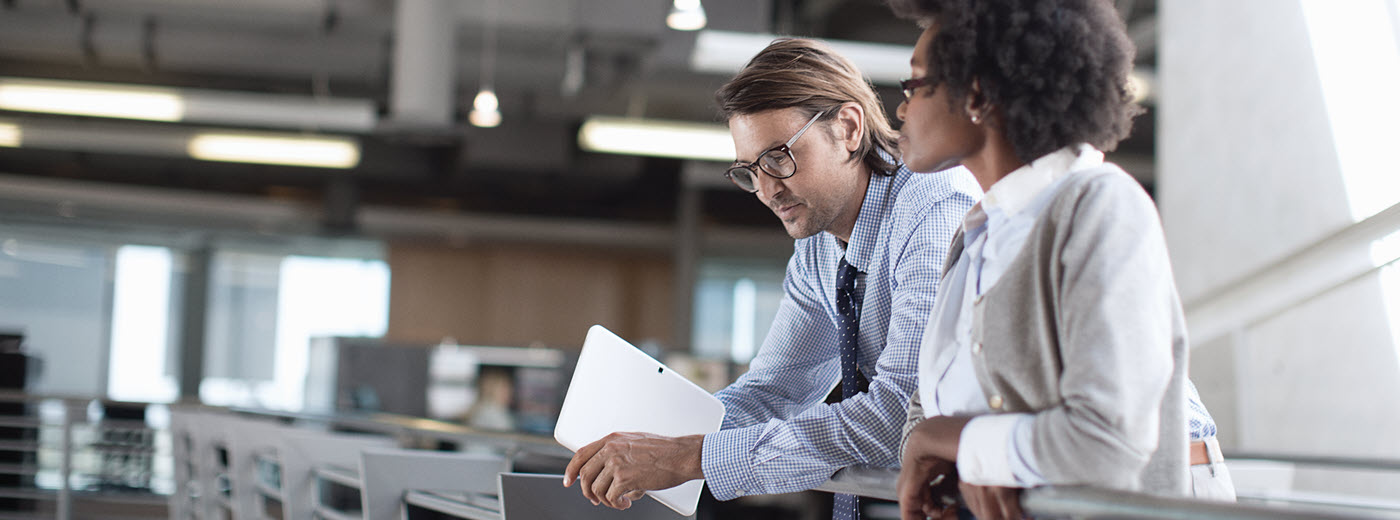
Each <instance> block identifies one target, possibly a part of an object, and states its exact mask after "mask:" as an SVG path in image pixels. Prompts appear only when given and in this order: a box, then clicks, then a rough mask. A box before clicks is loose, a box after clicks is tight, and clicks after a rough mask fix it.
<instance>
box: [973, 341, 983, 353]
mask: <svg viewBox="0 0 1400 520" xmlns="http://www.w3.org/2000/svg"><path fill="white" fill-rule="evenodd" d="M972 353H973V354H981V353H982V342H981V341H978V342H976V343H973V344H972Z"/></svg>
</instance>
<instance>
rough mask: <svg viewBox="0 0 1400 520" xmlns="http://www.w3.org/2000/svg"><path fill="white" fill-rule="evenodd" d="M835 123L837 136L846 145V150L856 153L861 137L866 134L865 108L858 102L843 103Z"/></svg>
mask: <svg viewBox="0 0 1400 520" xmlns="http://www.w3.org/2000/svg"><path fill="white" fill-rule="evenodd" d="M835 123H836V128H835V130H836V132H835V133H836V137H837V138H839V139H840V140H841V143H842V144H843V145H845V147H846V151H847V152H849V153H855V152H856V150H859V149H860V142H861V138H862V137H864V136H865V110H864V109H862V108H861V107H860V105H859V104H856V103H846V104H844V105H841V108H840V111H839V112H837V114H836V121H835Z"/></svg>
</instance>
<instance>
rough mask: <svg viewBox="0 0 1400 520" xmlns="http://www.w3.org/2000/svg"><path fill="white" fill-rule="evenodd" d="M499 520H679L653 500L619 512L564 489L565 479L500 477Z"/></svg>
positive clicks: (526, 475) (522, 475) (573, 489)
mask: <svg viewBox="0 0 1400 520" xmlns="http://www.w3.org/2000/svg"><path fill="white" fill-rule="evenodd" d="M498 485H499V486H500V490H499V492H500V499H501V520H681V519H682V518H684V517H682V516H681V515H679V514H676V512H675V511H672V510H671V509H668V508H667V507H666V506H663V505H661V504H660V503H658V502H655V501H652V500H638V501H636V502H633V503H632V507H629V508H627V509H625V510H622V511H618V510H616V509H613V508H610V507H608V506H604V505H597V506H595V505H593V503H592V502H589V501H588V499H587V498H583V493H580V492H579V490H578V486H573V487H567V488H566V487H564V475H541V474H538V473H501V474H500V476H499V482H498Z"/></svg>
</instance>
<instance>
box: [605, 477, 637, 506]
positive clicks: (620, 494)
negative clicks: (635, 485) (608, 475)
mask: <svg viewBox="0 0 1400 520" xmlns="http://www.w3.org/2000/svg"><path fill="white" fill-rule="evenodd" d="M623 480H624V479H623V478H622V477H621V476H620V475H617V474H616V473H614V474H613V479H612V485H610V486H608V492H607V493H606V494H605V495H604V497H605V498H606V500H604V501H603V502H604V503H606V504H607V505H608V507H611V508H614V509H627V508H628V507H631V506H632V499H631V498H630V497H628V496H627V494H628V493H630V492H632V491H633V490H630V489H628V490H626V491H624V488H627V487H631V484H630V483H628V482H623Z"/></svg>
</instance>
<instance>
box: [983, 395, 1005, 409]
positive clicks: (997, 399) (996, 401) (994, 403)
mask: <svg viewBox="0 0 1400 520" xmlns="http://www.w3.org/2000/svg"><path fill="white" fill-rule="evenodd" d="M1001 401H1002V399H1001V396H999V395H994V396H992V398H991V399H987V404H988V405H990V406H991V407H992V409H993V410H1000V409H1001Z"/></svg>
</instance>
